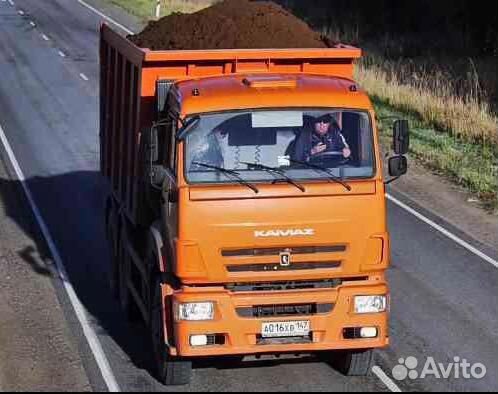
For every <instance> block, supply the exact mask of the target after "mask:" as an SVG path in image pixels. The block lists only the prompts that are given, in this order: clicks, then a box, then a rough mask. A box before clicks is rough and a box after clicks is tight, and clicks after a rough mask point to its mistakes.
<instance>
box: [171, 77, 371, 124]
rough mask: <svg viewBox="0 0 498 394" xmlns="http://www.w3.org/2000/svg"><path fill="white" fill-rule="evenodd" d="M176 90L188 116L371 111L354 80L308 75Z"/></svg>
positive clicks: (210, 81) (203, 83)
mask: <svg viewBox="0 0 498 394" xmlns="http://www.w3.org/2000/svg"><path fill="white" fill-rule="evenodd" d="M175 90H176V94H177V99H178V101H179V104H180V108H182V112H183V113H184V114H186V115H189V114H197V113H205V112H218V111H225V110H232V109H233V110H240V109H248V108H253V109H257V108H293V107H294V108H295V107H300V108H308V107H309V108H351V109H364V110H369V109H371V108H372V105H371V102H370V99H369V98H368V96H367V95H366V93H365V92H364V91H363V90H361V89H360V88H359V87H358V85H357V84H356V82H354V81H353V80H350V79H345V78H339V77H328V76H318V75H316V76H315V75H308V74H306V75H302V74H289V75H286V74H274V75H272V74H264V75H263V74H260V75H258V74H254V75H229V76H221V77H210V78H202V79H192V80H187V81H181V82H178V83H177V84H176V86H175Z"/></svg>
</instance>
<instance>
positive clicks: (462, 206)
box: [388, 161, 498, 257]
mask: <svg viewBox="0 0 498 394" xmlns="http://www.w3.org/2000/svg"><path fill="white" fill-rule="evenodd" d="M388 192H394V193H396V194H398V195H400V196H402V197H403V198H405V199H406V201H408V204H409V202H410V200H411V201H413V202H415V203H416V204H418V205H420V206H421V207H423V208H424V209H426V210H427V211H429V212H431V213H432V214H433V215H434V216H436V217H440V218H442V219H443V220H444V221H445V222H447V223H449V224H450V225H451V226H453V227H455V228H457V229H458V230H460V231H461V232H462V233H465V234H467V235H468V236H469V237H470V238H472V239H475V240H476V241H478V242H480V243H482V244H484V245H486V246H487V247H488V248H489V249H491V250H493V251H494V252H495V254H498V251H497V245H498V216H497V215H495V214H492V213H489V212H487V211H486V210H485V209H483V208H482V207H481V205H480V202H479V201H478V200H477V199H476V198H475V196H474V195H473V194H472V193H470V192H469V191H468V190H466V189H464V188H462V187H460V186H457V185H455V184H454V183H452V182H451V181H449V180H447V179H446V178H444V177H443V176H440V175H437V174H435V173H433V172H431V171H430V170H429V169H427V168H425V167H423V166H421V165H420V164H418V163H416V162H414V161H412V162H411V163H410V169H409V172H408V174H407V175H406V176H404V177H403V178H401V179H400V180H398V181H396V182H395V183H393V184H391V186H389V187H388ZM491 257H496V255H495V256H491Z"/></svg>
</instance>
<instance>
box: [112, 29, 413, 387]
mask: <svg viewBox="0 0 498 394" xmlns="http://www.w3.org/2000/svg"><path fill="white" fill-rule="evenodd" d="M109 31H110V29H109V30H105V29H104V31H103V40H104V42H105V43H108V46H110V44H109V43H111V44H112V43H113V46H110V47H111V49H112V48H118V49H119V48H121V53H124V54H126V51H128V52H130V54H128V56H127V58H128V59H131V58H132V56H131V54H135V56H138V54H139V53H142V54H143V56H144V58H145V62H146V61H147V58H148V59H149V61H150V62H151V63H153V62H155V63H154V64H151V65H150V67H149V68H146V67H145V66H144V69H143V70H142V72H141V75H142V81H141V82H142V85H141V89H142V90H141V91H142V96H141V98H140V99H139V100H138V104H139V106H138V107H137V108H136V109H139V110H140V112H139V115H138V117H139V118H140V119H141V124H142V125H143V126H147V125H148V127H146V128H144V129H142V130H136V129H134V127H135V126H136V125H137V124H139V123H140V122H137V123H132V124H131V125H130V127H129V128H130V133H136V134H135V135H136V136H138V137H139V138H138V139H137V140H136V142H133V141H134V139H133V138H132V137H130V138H129V139H128V142H126V138H124V139H123V138H121V140H122V145H121V146H122V148H124V149H121V152H126V151H130V152H136V153H135V156H134V160H135V163H134V164H133V163H131V165H130V163H129V162H130V161H131V157H132V155H130V159H129V160H123V158H122V153H121V154H120V153H119V150H118V152H116V153H112V152H114V148H112V146H111V145H113V144H114V142H113V139H112V138H111V137H110V136H109V130H111V129H113V128H114V126H115V124H114V125H113V123H112V121H109V120H107V123H105V122H106V117H105V114H106V112H107V109H106V108H105V106H106V105H107V106H108V105H109V102H107V103H106V101H105V99H104V104H103V105H104V109H102V111H103V112H104V114H103V117H102V118H103V122H104V129H105V128H106V127H107V129H105V130H104V131H103V133H104V134H105V135H108V136H109V137H108V138H107V139H106V138H104V140H103V145H102V149H103V151H104V152H110V153H109V154H108V156H109V155H110V156H111V157H114V158H109V159H108V160H107V161H106V160H105V159H104V160H103V172H104V174H106V173H107V174H109V175H108V177H109V178H111V182H110V183H111V185H113V182H112V176H113V174H120V175H119V177H125V178H128V179H129V180H130V185H133V186H132V189H131V190H128V193H127V194H125V196H124V197H126V196H128V199H126V198H124V197H123V195H120V194H119V192H120V191H121V192H122V191H123V189H124V188H126V186H122V187H121V189H120V188H119V186H118V187H117V188H116V187H114V190H111V192H110V197H109V199H108V203H107V211H106V212H107V213H106V218H107V221H106V225H107V228H108V236H109V240H110V243H111V260H112V269H111V283H112V284H113V288H117V291H115V293H119V296H120V299H121V304H122V306H123V307H124V308H125V310H126V311H127V312H128V314H129V316H134V315H135V316H140V317H142V318H143V319H144V320H145V322H146V323H147V324H148V326H149V328H150V332H151V337H152V340H153V344H154V351H155V355H156V360H157V366H158V367H157V371H158V377H159V378H160V379H161V380H162V381H163V382H165V383H169V384H183V383H186V382H188V380H189V376H190V371H191V365H192V364H191V363H192V360H194V359H196V358H202V357H207V356H211V357H212V356H220V357H222V356H237V357H243V356H247V355H262V354H271V355H273V354H277V355H279V354H308V353H317V354H320V355H321V356H323V357H325V358H326V359H327V360H329V361H331V362H334V364H335V365H336V366H337V367H338V368H339V369H340V370H341V371H342V372H344V373H345V374H348V375H365V374H367V373H368V372H369V369H370V367H371V363H372V350H373V349H376V348H383V347H386V346H387V345H388V344H389V331H388V314H389V287H388V284H387V281H386V276H385V273H386V269H387V268H388V266H389V258H390V249H389V235H388V230H387V222H386V200H385V183H384V182H385V181H384V175H383V165H382V161H381V156H380V148H379V140H378V138H379V137H378V132H377V128H376V122H375V113H374V110H373V107H372V104H371V101H370V100H369V98H368V96H367V94H366V93H365V92H364V91H363V90H362V89H361V88H360V87H359V86H358V85H357V84H356V82H355V81H354V80H353V79H352V64H353V60H354V59H355V58H358V57H359V50H356V49H354V48H351V47H342V48H336V49H335V50H334V49H332V50H330V51H323V50H322V51H316V50H315V51H313V50H309V51H302V50H301V51H291V50H289V51H285V50H278V51H271V50H267V52H268V53H266V56H265V53H262V52H264V51H262V52H261V51H260V52H259V53H255V52H253V51H245V52H242V53H241V52H240V51H239V52H235V51H231V52H230V51H228V52H225V53H223V54H220V53H219V52H220V51H212V52H208V53H206V52H204V53H202V54H201V53H200V51H197V53H192V52H196V51H187V52H188V53H180V52H178V53H176V54H172V53H166V52H163V53H157V52H148V51H144V50H142V49H139V48H136V47H133V46H132V44H131V43H127V42H125V40H124V39H120V38H118V37H117V35H114V34H112V33H110V32H109ZM127 47H128V48H127ZM108 49H109V48H108V47H104V50H105V51H106V53H105V54H103V57H104V63H106V62H108V61H109V60H110V61H111V62H112V61H114V62H115V64H116V65H117V66H118V67H119V64H120V63H119V60H118V55H116V54H117V53H118V52H116V53H115V54H114V55H113V52H112V50H111V51H108ZM125 49H126V50H125ZM107 51H108V52H107ZM139 51H140V52H139ZM334 51H335V52H334ZM108 56H110V58H109V57H108ZM112 56H115V58H113V57H112ZM122 56H123V59H126V56H124V55H122ZM303 56H304V57H305V58H306V57H307V60H306V59H304V60H303ZM186 58H188V59H186ZM199 58H201V59H202V61H200V60H199ZM168 59H170V60H172V59H174V60H176V64H175V65H176V67H178V62H179V59H180V60H181V61H183V62H185V63H184V68H183V69H182V70H181V71H178V69H176V70H173V69H172V67H173V65H172V64H171V65H168V64H167V61H168ZM194 59H195V62H194V61H193V60H194ZM244 60H245V62H244ZM142 62H143V60H142ZM125 64H126V61H125V60H123V64H122V65H121V67H122V69H123V70H125V69H126V65H125ZM130 64H131V61H130ZM217 64H219V68H216V67H217ZM203 67H204V68H203ZM215 69H216V70H217V71H214V70H215ZM130 70H131V71H132V70H133V68H132V67H131V68H130ZM189 72H190V73H191V75H185V74H188V73H189ZM171 73H184V74H183V75H181V76H180V75H176V76H175V77H172V75H171ZM130 74H133V71H132V72H131V73H130ZM104 75H106V74H105V72H104ZM108 79H111V80H112V77H108ZM114 81H119V76H118V77H117V78H115V79H114ZM125 83H126V82H125ZM103 86H104V90H106V91H107V92H109V90H108V88H109V87H108V86H107V85H106V81H104V82H103ZM137 86H138V85H137ZM114 88H115V87H114ZM111 89H112V86H111ZM129 89H131V90H132V91H133V88H130V87H129ZM126 91H130V90H126ZM107 94H109V93H107ZM146 98H148V99H146ZM111 104H112V103H111ZM130 105H132V104H130ZM107 108H108V107H107ZM132 112H133V111H132ZM126 113H128V111H126V109H123V114H126ZM114 118H115V119H118V118H117V117H114ZM106 125H107V126H106ZM125 126H126V125H125ZM397 128H398V130H397V132H396V138H397V140H396V141H397V142H398V144H397V149H396V151H397V152H398V153H400V154H402V153H406V149H404V148H402V147H400V146H401V145H403V144H404V143H405V141H406V139H407V131H406V127H404V126H403V124H398V125H397ZM125 129H126V127H125ZM114 135H115V136H116V135H117V133H115V134H114ZM133 145H135V146H136V149H135V148H133ZM120 155H121V158H119V157H120ZM104 156H105V155H104ZM125 156H126V155H125ZM114 160H117V161H120V162H121V161H124V162H125V163H126V162H128V167H126V165H124V166H122V167H120V166H119V165H116V166H115V167H114V170H113V166H112V165H110V166H109V164H110V163H112V162H113V161H114ZM130 168H131V169H133V171H132V173H131V174H128V175H126V174H127V169H128V170H129V169H130ZM106 171H107V172H106ZM113 171H114V172H113ZM404 172H406V159H405V158H404V156H402V155H398V156H396V157H395V158H394V159H393V161H391V163H390V173H391V174H392V175H393V176H399V175H402V174H403V173H404ZM123 183H124V184H126V182H121V183H120V182H119V178H118V179H117V180H116V182H115V184H117V185H119V184H121V185H123ZM116 189H117V190H116ZM130 196H131V197H130Z"/></svg>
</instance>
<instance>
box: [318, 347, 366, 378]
mask: <svg viewBox="0 0 498 394" xmlns="http://www.w3.org/2000/svg"><path fill="white" fill-rule="evenodd" d="M326 358H327V362H328V363H329V364H330V365H331V366H332V367H333V368H334V369H336V370H337V371H339V372H340V373H342V374H343V375H345V376H369V375H370V373H371V370H372V367H373V365H374V351H373V350H364V351H338V352H329V353H326Z"/></svg>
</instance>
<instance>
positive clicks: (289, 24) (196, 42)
mask: <svg viewBox="0 0 498 394" xmlns="http://www.w3.org/2000/svg"><path fill="white" fill-rule="evenodd" d="M129 38H130V40H131V41H133V42H134V43H135V44H136V45H138V46H139V47H143V48H149V49H152V50H170V49H234V48H238V49H242V48H244V49H249V48H251V49H258V48H326V47H327V46H330V43H329V42H328V41H327V39H325V38H323V37H321V36H320V35H319V34H318V33H316V32H314V31H313V30H312V29H311V28H310V27H309V26H308V25H307V24H306V23H305V22H303V21H302V20H300V19H299V18H297V17H296V16H294V15H292V14H291V13H289V12H288V11H286V10H285V9H283V8H282V7H281V6H279V5H277V4H275V3H273V2H271V1H250V0H225V1H222V2H220V3H217V4H215V5H213V6H211V7H209V8H206V9H204V10H201V11H199V12H196V13H194V14H173V15H170V16H167V17H164V18H162V19H160V20H159V21H154V22H150V23H149V25H148V26H147V27H146V28H145V29H144V31H143V32H141V33H139V34H137V35H134V36H130V37H129Z"/></svg>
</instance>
